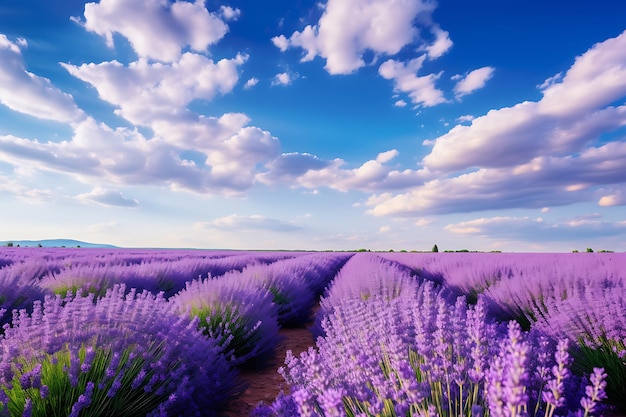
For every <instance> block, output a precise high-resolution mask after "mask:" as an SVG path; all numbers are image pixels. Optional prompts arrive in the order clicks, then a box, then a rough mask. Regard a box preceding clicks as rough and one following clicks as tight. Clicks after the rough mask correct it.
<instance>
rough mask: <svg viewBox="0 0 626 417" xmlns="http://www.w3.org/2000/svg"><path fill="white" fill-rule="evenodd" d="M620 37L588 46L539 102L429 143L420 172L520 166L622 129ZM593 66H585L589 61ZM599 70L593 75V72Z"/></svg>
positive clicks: (623, 45)
mask: <svg viewBox="0 0 626 417" xmlns="http://www.w3.org/2000/svg"><path fill="white" fill-rule="evenodd" d="M623 51H626V32H625V33H623V34H621V35H620V36H618V37H617V38H614V39H609V40H607V41H605V42H603V43H599V44H596V45H594V46H593V47H592V48H591V49H590V50H589V51H587V52H586V53H585V54H583V55H582V56H581V57H579V58H577V59H576V62H575V63H574V64H573V65H572V67H571V68H570V69H569V70H568V71H567V74H566V75H565V77H564V78H563V80H562V81H561V82H559V83H555V84H552V85H551V86H550V87H548V88H547V89H546V90H544V92H543V93H544V96H543V98H542V99H541V100H540V101H539V102H532V101H526V102H523V103H519V104H517V105H515V106H513V107H506V108H502V109H499V110H492V111H490V112H489V113H487V114H486V115H484V116H481V117H478V118H476V119H475V120H473V122H472V124H471V125H470V126H456V127H454V128H453V129H452V130H450V131H449V132H448V133H447V134H445V135H443V136H441V137H439V138H437V139H436V141H435V146H434V147H433V149H432V152H431V153H430V154H429V155H428V156H426V157H425V158H424V163H425V165H426V166H428V167H430V168H432V169H436V170H442V171H446V172H450V171H454V170H463V169H468V168H472V167H477V166H486V167H498V166H512V165H515V164H522V163H526V162H528V161H529V160H531V159H532V158H534V157H537V156H539V155H546V154H553V155H566V154H570V153H575V152H578V151H580V150H581V149H583V148H584V146H585V145H588V144H590V143H591V142H593V141H594V140H597V138H598V137H599V136H600V135H601V134H603V133H605V132H610V131H613V130H615V129H617V128H619V127H621V126H624V125H625V124H626V107H624V106H618V107H614V106H613V105H611V104H612V103H614V102H615V101H616V100H617V99H618V98H620V97H624V96H625V95H626V66H624V62H625V61H626V52H623ZM590 60H592V62H593V64H591V61H590ZM596 67H597V68H600V69H598V70H596V69H595V68H596Z"/></svg>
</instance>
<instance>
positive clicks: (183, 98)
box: [63, 52, 247, 126]
mask: <svg viewBox="0 0 626 417" xmlns="http://www.w3.org/2000/svg"><path fill="white" fill-rule="evenodd" d="M246 60H247V56H246V55H237V57H235V58H232V59H221V60H219V61H218V62H214V61H213V60H211V59H209V58H207V57H205V56H203V55H199V54H194V53H190V52H186V53H184V54H183V55H181V56H180V57H179V58H178V60H177V61H176V62H172V63H168V64H164V63H154V62H149V61H147V60H145V59H140V60H139V61H136V62H132V63H130V64H129V65H127V66H126V65H123V64H121V63H119V62H117V61H110V62H103V63H100V64H93V63H91V64H82V65H79V66H76V65H70V64H63V66H64V68H65V69H66V70H67V71H68V72H69V73H70V74H71V75H73V76H74V77H76V78H79V79H80V80H82V81H85V82H87V83H89V84H91V85H92V86H93V87H94V88H95V89H96V90H97V91H98V95H99V96H100V98H101V99H102V100H105V101H107V102H108V103H111V104H113V105H114V106H116V107H118V108H119V110H118V111H117V112H116V113H117V114H118V115H120V116H122V117H124V118H125V119H127V120H128V121H130V122H132V123H134V124H138V125H148V126H149V125H150V124H151V122H152V121H153V120H155V119H162V118H163V117H166V118H167V117H170V115H171V114H172V113H174V112H180V111H182V110H183V109H184V107H185V106H186V105H187V104H189V103H190V102H191V101H193V100H196V99H204V100H210V99H212V98H213V97H214V96H215V95H216V94H226V93H228V92H230V91H232V89H233V88H234V86H235V85H236V84H237V82H238V80H239V74H238V67H239V66H240V65H242V64H243V63H244V62H245V61H246Z"/></svg>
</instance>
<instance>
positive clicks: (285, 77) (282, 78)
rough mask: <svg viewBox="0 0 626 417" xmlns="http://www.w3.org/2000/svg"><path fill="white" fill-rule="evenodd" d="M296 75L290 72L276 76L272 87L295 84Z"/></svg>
mask: <svg viewBox="0 0 626 417" xmlns="http://www.w3.org/2000/svg"><path fill="white" fill-rule="evenodd" d="M293 80H294V75H293V74H291V73H290V72H281V73H279V74H276V75H275V76H274V79H273V80H272V85H289V84H291V83H292V82H293Z"/></svg>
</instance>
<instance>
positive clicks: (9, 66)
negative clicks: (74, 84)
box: [0, 34, 84, 123]
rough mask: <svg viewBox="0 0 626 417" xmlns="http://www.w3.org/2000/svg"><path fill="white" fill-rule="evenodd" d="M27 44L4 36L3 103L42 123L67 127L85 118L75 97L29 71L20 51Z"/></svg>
mask: <svg viewBox="0 0 626 417" xmlns="http://www.w3.org/2000/svg"><path fill="white" fill-rule="evenodd" d="M26 45H27V44H26V41H25V40H19V39H18V41H17V43H13V42H11V41H10V40H9V39H8V38H7V37H6V36H5V35H3V34H0V62H1V63H2V65H0V103H1V104H3V105H5V106H7V107H8V108H10V109H11V110H14V111H17V112H20V113H24V114H28V115H30V116H34V117H37V118H40V119H47V120H54V121H58V122H63V123H71V122H76V121H78V120H80V119H82V118H83V117H84V113H83V112H82V110H80V109H79V108H78V106H76V103H75V102H74V99H73V98H72V96H71V95H69V94H66V93H64V92H62V91H61V90H59V89H58V88H56V87H55V86H54V85H52V83H51V82H50V80H48V79H47V78H44V77H40V76H37V75H35V74H33V73H31V72H29V71H27V70H26V66H25V63H24V58H23V56H22V51H21V49H20V47H26Z"/></svg>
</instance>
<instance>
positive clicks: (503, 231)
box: [444, 217, 626, 242]
mask: <svg viewBox="0 0 626 417" xmlns="http://www.w3.org/2000/svg"><path fill="white" fill-rule="evenodd" d="M444 229H445V230H446V231H449V232H452V233H454V234H458V235H465V236H481V237H490V238H494V239H508V240H513V241H542V242H567V241H570V240H573V239H576V240H579V241H580V240H581V239H590V238H598V237H607V236H616V235H622V234H626V224H623V223H621V222H607V221H602V220H596V219H571V220H566V221H562V222H557V223H550V222H546V221H544V220H543V219H542V218H540V217H539V218H534V219H533V218H530V217H491V218H479V219H474V220H469V221H465V222H460V223H454V224H448V225H447V226H445V228H444Z"/></svg>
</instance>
